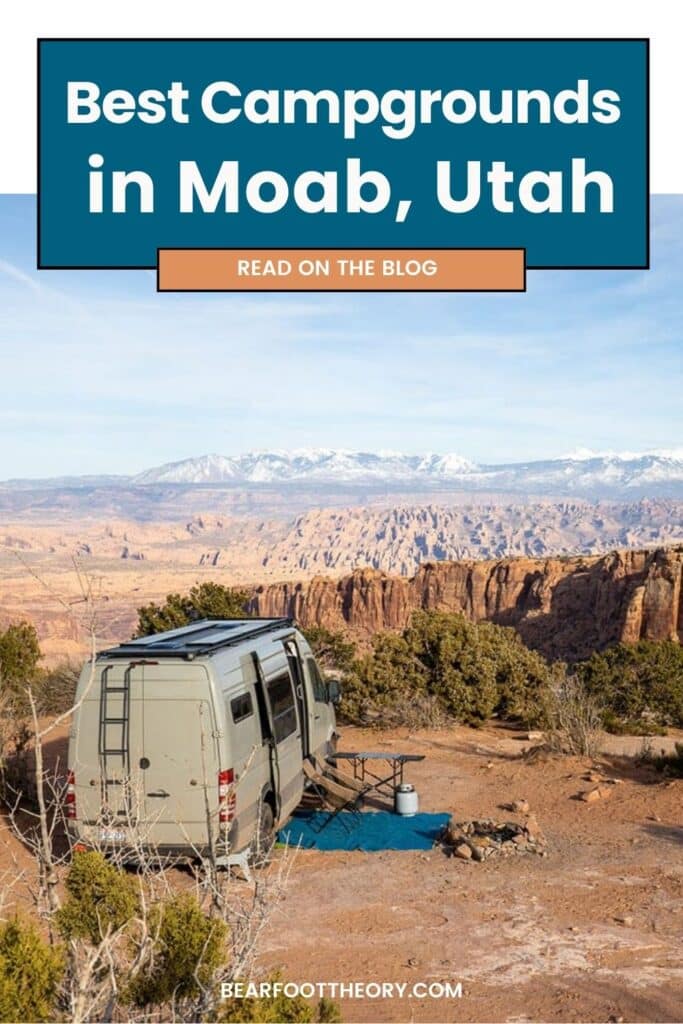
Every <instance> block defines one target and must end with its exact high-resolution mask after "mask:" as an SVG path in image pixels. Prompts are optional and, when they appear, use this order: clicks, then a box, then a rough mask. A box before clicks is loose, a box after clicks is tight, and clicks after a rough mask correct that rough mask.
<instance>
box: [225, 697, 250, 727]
mask: <svg viewBox="0 0 683 1024" xmlns="http://www.w3.org/2000/svg"><path fill="white" fill-rule="evenodd" d="M230 713H231V714H232V720H233V722H234V723H235V725H237V723H238V722H241V721H243V720H244V719H245V718H249V716H250V715H253V713H254V709H253V707H252V703H251V694H250V693H241V694H240V695H239V697H233V699H232V700H231V701H230Z"/></svg>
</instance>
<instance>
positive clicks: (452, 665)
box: [340, 611, 552, 725]
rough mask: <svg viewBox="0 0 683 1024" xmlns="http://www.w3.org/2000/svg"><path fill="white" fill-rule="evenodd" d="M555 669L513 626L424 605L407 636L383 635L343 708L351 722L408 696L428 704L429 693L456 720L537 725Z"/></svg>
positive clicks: (357, 667)
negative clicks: (477, 620)
mask: <svg viewBox="0 0 683 1024" xmlns="http://www.w3.org/2000/svg"><path fill="white" fill-rule="evenodd" d="M551 676H552V672H551V669H550V666H549V665H548V664H547V662H546V661H544V659H543V658H542V657H541V656H540V655H539V654H537V653H536V652H534V651H530V650H529V649H528V648H526V647H525V646H524V644H523V643H522V641H521V640H520V638H519V636H518V635H517V633H515V631H514V630H512V629H507V628H504V627H501V626H496V625H494V624H492V623H489V622H485V623H480V624H475V623H471V622H469V621H468V620H467V619H465V618H464V616H462V615H456V614H452V613H448V612H436V611H428V612H427V611H419V612H415V614H414V615H413V618H412V619H411V622H410V625H409V626H408V628H407V629H405V630H404V631H403V633H402V634H401V635H396V634H392V633H379V634H377V635H376V636H375V638H374V640H373V646H372V651H371V652H370V653H369V654H367V655H366V656H365V657H363V658H361V659H360V660H359V661H357V662H356V663H355V664H354V666H353V670H352V671H351V672H349V673H348V674H347V675H346V677H345V678H344V682H343V687H342V703H341V706H340V710H341V712H342V714H343V715H344V716H345V717H347V718H348V719H350V720H351V721H363V720H364V719H365V720H367V719H368V718H372V717H373V716H374V717H375V718H376V719H378V720H380V721H381V720H382V719H383V718H384V716H385V715H386V716H387V717H388V718H392V715H391V709H392V708H393V709H396V708H397V707H399V706H400V704H401V702H403V701H406V700H407V701H409V702H410V701H416V702H423V706H424V701H425V699H426V698H428V699H431V700H433V701H434V710H439V711H440V712H441V713H442V714H443V715H444V716H445V717H447V718H450V719H451V720H454V721H459V722H466V723H468V724H471V725H478V724H481V723H482V722H483V721H485V720H486V719H487V718H490V717H491V716H492V715H500V716H501V717H504V718H510V719H518V720H520V721H522V722H524V723H525V724H528V725H531V724H536V723H537V722H538V721H539V719H540V716H541V715H542V710H543V695H544V694H545V693H546V691H547V689H548V686H549V683H550V680H551ZM393 717H394V718H395V716H393ZM392 724H395V721H392Z"/></svg>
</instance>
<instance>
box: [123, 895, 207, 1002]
mask: <svg viewBox="0 0 683 1024" xmlns="http://www.w3.org/2000/svg"><path fill="white" fill-rule="evenodd" d="M150 926H151V931H152V934H154V935H155V936H156V941H155V943H154V955H153V957H152V958H151V961H150V964H149V967H148V969H147V970H146V971H143V972H142V973H141V974H140V975H139V976H138V977H137V978H136V979H135V981H134V982H133V984H132V985H131V987H130V991H129V997H130V999H131V1001H132V1002H134V1003H136V1004H137V1005H138V1006H148V1005H151V1004H154V1005H158V1004H162V1003H167V1002H169V1001H170V1000H171V999H182V998H186V997H188V996H195V995H197V994H198V993H199V992H200V991H201V990H202V989H203V988H206V987H207V986H208V985H209V984H210V983H211V980H212V978H213V975H214V974H215V972H216V971H217V970H218V968H219V967H220V966H221V965H222V964H223V963H224V962H225V960H226V955H227V948H226V941H227V927H226V925H225V922H224V921H222V920H220V919H218V918H211V917H208V916H207V915H206V914H205V913H204V911H203V910H202V909H201V907H200V906H199V904H198V903H197V900H196V899H195V898H194V897H193V896H192V895H191V894H189V893H183V894H181V895H180V896H175V897H173V899H171V900H168V901H166V902H164V903H162V904H158V905H157V906H156V907H154V908H153V909H152V913H151V920H150Z"/></svg>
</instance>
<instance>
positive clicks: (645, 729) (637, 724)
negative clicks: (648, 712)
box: [602, 710, 666, 736]
mask: <svg viewBox="0 0 683 1024" xmlns="http://www.w3.org/2000/svg"><path fill="white" fill-rule="evenodd" d="M602 726H603V729H604V730H605V731H606V732H609V733H611V734H612V735H613V736H666V727H665V726H663V725H658V724H657V723H656V722H652V721H649V720H648V719H646V718H619V716H618V715H615V714H614V712H613V711H609V710H607V711H603V712H602Z"/></svg>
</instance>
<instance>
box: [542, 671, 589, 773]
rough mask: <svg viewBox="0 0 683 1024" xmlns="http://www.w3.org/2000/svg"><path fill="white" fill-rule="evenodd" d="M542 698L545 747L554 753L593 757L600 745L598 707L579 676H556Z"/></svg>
mask: <svg viewBox="0 0 683 1024" xmlns="http://www.w3.org/2000/svg"><path fill="white" fill-rule="evenodd" d="M546 702H547V703H546V723H547V724H546V728H545V743H546V745H547V747H548V748H549V749H550V750H552V751H554V752H556V753H562V754H574V755H578V756H580V757H595V755H596V754H597V753H598V752H599V749H600V735H601V726H602V708H601V706H600V704H599V703H598V701H597V699H596V698H595V697H594V696H593V695H592V694H590V693H589V692H588V690H587V689H586V687H585V685H584V683H583V682H582V681H581V679H579V678H578V677H577V676H575V675H562V676H559V678H557V679H556V680H554V682H553V685H552V686H551V687H550V690H549V692H548V695H547V698H546Z"/></svg>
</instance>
